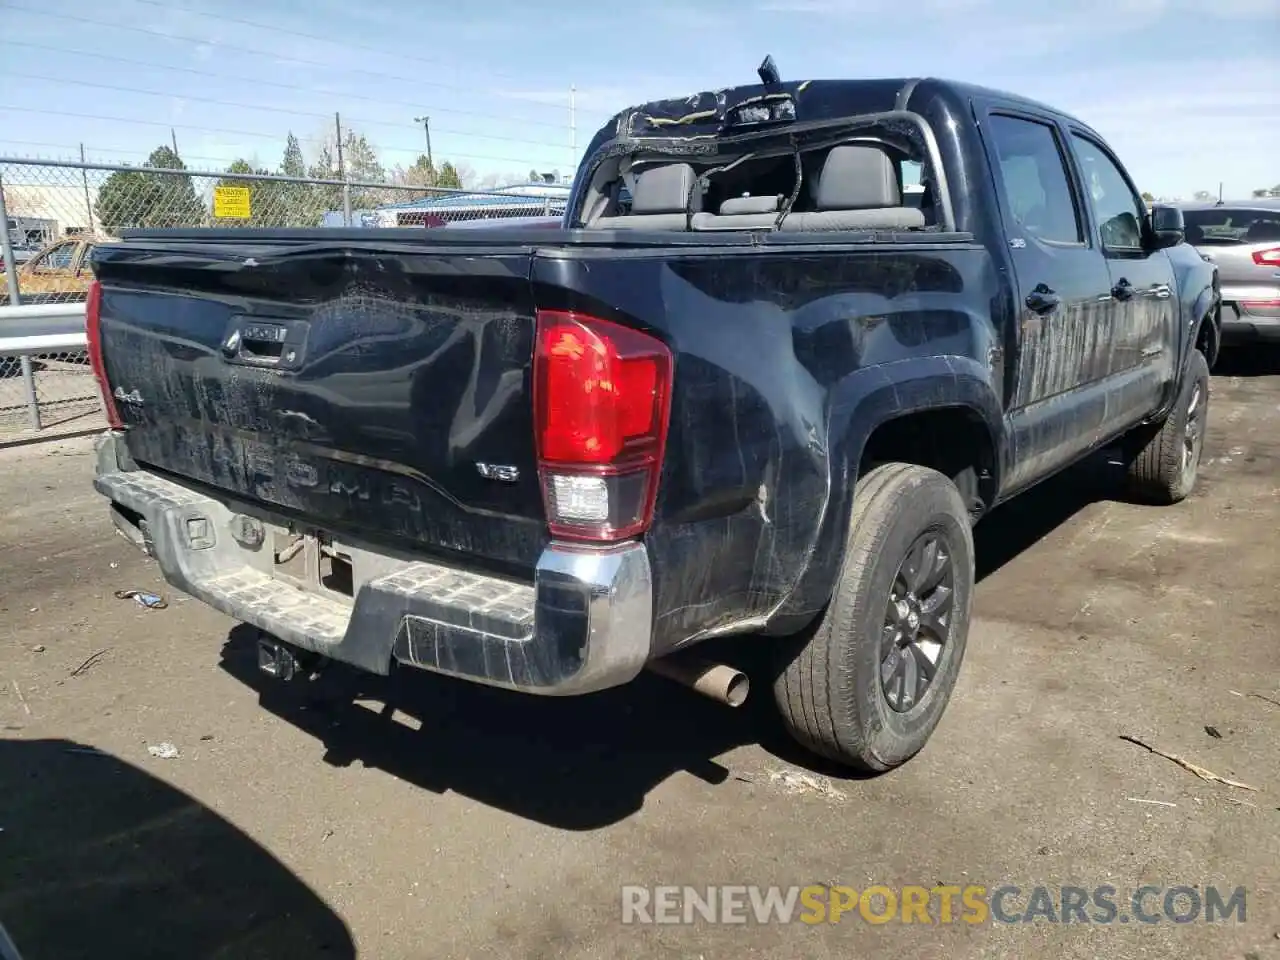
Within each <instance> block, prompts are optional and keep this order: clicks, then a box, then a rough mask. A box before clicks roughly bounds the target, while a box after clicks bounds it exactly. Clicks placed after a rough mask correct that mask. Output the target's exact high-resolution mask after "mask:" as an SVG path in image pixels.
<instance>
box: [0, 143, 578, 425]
mask: <svg viewBox="0 0 1280 960" xmlns="http://www.w3.org/2000/svg"><path fill="white" fill-rule="evenodd" d="M568 192H569V191H568V187H566V186H563V185H560V184H535V183H530V184H518V185H514V186H511V187H504V188H500V189H497V190H489V191H468V190H446V189H441V188H436V187H430V186H423V185H418V184H404V183H400V184H396V183H368V182H357V181H349V180H316V179H306V178H293V177H282V176H274V175H269V174H249V173H215V172H209V171H198V170H186V169H163V168H155V167H129V166H110V165H105V164H90V163H75V162H70V161H47V160H19V159H5V158H0V214H3V217H4V220H5V224H4V226H5V230H6V235H7V236H6V241H7V242H6V243H5V244H4V253H5V257H4V262H3V269H4V276H3V278H0V279H2V282H0V339H3V338H4V336H5V329H4V325H5V320H4V312H3V307H4V306H5V305H7V304H9V303H11V302H13V301H14V290H15V288H16V294H17V301H18V302H20V303H23V304H38V303H52V304H58V303H67V304H71V303H79V302H83V301H84V300H85V299H86V297H87V295H88V289H89V284H90V282H91V281H92V279H93V273H92V270H91V269H90V264H89V256H90V254H91V253H92V250H93V247H94V245H95V244H97V243H100V242H103V241H106V240H111V239H113V238H115V237H118V236H119V235H120V232H121V231H123V230H129V229H145V228H161V227H218V228H228V227H231V228H234V227H416V228H434V227H442V226H447V225H448V224H450V223H456V222H459V221H467V220H486V219H506V218H512V217H559V216H562V215H563V214H564V212H565V207H566V204H567V201H568ZM11 278H12V279H11ZM33 397H34V400H33V399H32V398H33ZM32 403H34V404H36V407H37V410H38V413H39V417H38V421H39V422H40V423H42V424H44V425H45V426H48V425H50V424H55V423H65V422H69V421H70V422H74V421H76V420H77V419H80V418H82V417H83V416H84V415H85V414H84V412H83V411H84V409H86V408H87V409H88V410H89V411H90V415H95V414H93V411H95V410H96V409H97V407H98V400H97V394H96V386H95V384H94V381H93V378H92V376H91V375H90V371H89V367H88V364H87V363H86V362H84V357H83V355H66V354H57V355H52V356H47V357H38V358H32V359H31V360H29V361H23V360H21V359H20V358H18V357H4V356H0V441H3V440H5V439H6V438H8V436H9V435H10V433H11V431H10V426H9V425H10V423H11V422H12V423H16V424H19V425H20V426H19V429H21V424H23V423H24V422H25V421H24V417H25V416H26V413H27V411H28V410H29V409H30V407H31V405H32ZM46 410H47V413H46ZM72 411H80V412H79V413H78V414H75V415H73V416H69V415H70V414H71V412H72ZM28 419H30V418H28ZM28 429H29V428H28Z"/></svg>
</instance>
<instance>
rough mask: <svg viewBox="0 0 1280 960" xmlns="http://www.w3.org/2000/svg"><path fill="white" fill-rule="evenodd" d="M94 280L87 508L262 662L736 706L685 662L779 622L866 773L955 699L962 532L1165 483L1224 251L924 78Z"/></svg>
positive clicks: (183, 235) (777, 109)
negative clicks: (452, 221) (565, 182)
mask: <svg viewBox="0 0 1280 960" xmlns="http://www.w3.org/2000/svg"><path fill="white" fill-rule="evenodd" d="M93 267H94V271H95V274H96V278H97V279H96V283H95V285H94V287H93V289H92V293H91V295H90V299H89V306H88V333H89V341H90V345H91V355H92V361H93V365H94V369H95V371H96V374H97V376H98V377H99V380H100V382H101V385H102V388H103V393H104V400H105V403H106V405H107V409H108V411H109V417H110V420H111V429H110V431H109V432H108V433H107V434H105V435H104V436H103V438H102V440H101V441H100V443H99V447H98V462H97V476H96V480H95V485H96V488H97V489H98V491H100V492H101V493H102V495H103V496H105V497H106V498H108V499H109V500H110V502H111V513H112V516H113V518H114V521H115V523H116V525H117V527H118V529H119V530H120V532H121V533H123V534H124V535H125V536H126V537H128V538H129V539H131V540H132V541H134V542H135V543H136V544H138V545H139V546H141V547H142V548H144V549H145V550H147V551H149V552H151V553H152V554H153V555H154V556H155V558H156V559H157V561H158V563H159V565H160V568H161V569H162V570H163V572H164V575H165V577H166V578H167V579H168V581H169V582H170V583H171V584H173V585H174V586H176V587H178V588H180V589H182V590H184V591H186V592H188V593H190V594H191V595H193V596H195V597H198V598H200V599H201V600H204V601H205V602H207V603H209V604H211V605H213V606H214V607H217V608H218V609H220V610H223V611H225V612H226V613H228V614H230V615H231V616H233V617H235V618H238V619H240V620H242V621H246V622H248V623H250V624H253V625H255V626H256V627H258V628H259V629H260V636H261V637H262V644H261V650H260V657H261V663H262V665H263V668H264V669H266V670H267V671H268V672H269V673H273V674H275V675H277V676H288V675H289V674H290V673H291V672H293V670H294V669H296V667H297V666H298V664H299V663H301V662H302V661H303V660H304V659H306V658H308V656H309V657H310V658H311V659H313V660H314V659H315V658H317V657H319V658H327V659H332V660H338V661H344V662H346V663H347V664H352V665H355V666H356V667H359V668H362V669H364V670H368V671H372V672H375V673H383V674H385V673H387V672H389V671H390V670H392V669H393V668H399V667H401V666H403V665H409V666H412V667H418V668H423V669H426V670H431V671H437V672H439V673H444V674H448V675H452V676H454V677H458V678H462V679H466V680H471V681H476V682H480V683H485V684H494V685H498V686H502V687H506V688H509V689H514V690H519V691H525V692H528V693H533V694H553V695H567V694H585V693H589V692H592V691H597V690H601V689H603V688H608V687H613V686H617V685H620V684H625V683H627V682H628V681H630V680H632V679H633V678H635V677H636V676H637V675H638V674H639V673H640V672H641V671H642V670H644V669H646V668H648V669H653V670H655V671H657V672H661V673H665V674H666V675H668V676H672V677H675V678H677V679H681V680H683V681H684V682H685V683H686V684H688V685H690V686H693V687H695V688H696V689H700V690H702V691H703V692H706V693H709V694H710V695H712V696H716V697H719V698H720V699H723V700H725V701H727V702H730V703H737V702H740V700H741V698H742V697H743V696H744V695H745V689H746V687H745V678H744V677H743V675H742V674H741V673H739V672H737V671H736V670H734V669H733V668H731V667H729V666H727V665H716V664H705V663H702V662H700V661H699V660H698V657H697V654H694V655H692V656H690V655H688V654H686V652H685V651H686V650H687V649H688V648H692V647H693V646H694V645H696V644H698V643H699V642H700V641H704V640H707V639H709V638H722V637H726V636H730V635H738V636H747V635H751V636H752V637H753V638H754V639H753V641H752V642H753V643H754V644H755V645H756V646H757V647H758V646H759V644H760V643H761V640H760V639H759V638H760V637H762V636H763V637H766V638H772V639H770V640H768V641H766V642H768V643H769V644H770V645H771V646H772V648H774V649H775V650H776V651H777V656H778V664H777V668H776V672H775V674H774V675H771V676H770V678H769V679H770V681H771V682H772V685H773V691H774V695H775V696H776V699H777V702H778V705H779V707H780V709H781V712H782V714H783V716H784V718H785V722H786V723H787V725H788V726H789V728H790V729H791V730H792V731H793V732H794V734H795V736H796V737H797V738H798V739H799V740H800V741H801V742H802V743H804V744H805V745H807V746H808V747H810V748H812V749H813V750H815V751H817V752H819V753H821V754H824V755H826V756H828V757H830V758H834V759H836V760H838V761H841V762H843V763H846V764H849V765H851V766H855V767H862V768H864V769H871V770H885V769H888V768H891V767H893V766H895V765H897V764H899V763H902V762H903V761H904V760H906V759H907V758H908V757H910V756H911V755H912V754H914V753H915V752H916V751H917V750H919V749H920V748H921V747H922V746H923V744H924V743H925V741H926V740H927V738H928V737H929V735H930V733H931V732H932V730H933V729H934V727H935V726H936V725H937V723H938V721H939V718H940V716H941V714H942V712H943V710H944V708H945V705H946V703H947V701H948V698H949V696H950V694H951V691H952V688H953V686H954V684H955V681H956V677H957V674H958V671H959V669H960V664H961V660H962V658H963V656H964V650H965V644H966V641H967V635H968V632H969V621H970V609H971V605H972V601H973V591H974V548H973V539H972V531H971V527H972V525H973V524H974V523H975V522H976V521H978V520H979V519H980V518H981V517H982V516H983V515H984V514H986V513H987V512H989V511H990V510H991V509H992V508H993V507H995V506H996V505H997V504H999V503H1001V502H1002V501H1005V500H1008V499H1009V498H1010V497H1013V496H1014V495H1016V494H1018V493H1019V492H1021V491H1024V490H1026V489H1027V488H1028V487H1030V486H1032V485H1033V484H1035V483H1037V482H1038V481H1040V480H1043V479H1044V478H1046V477H1048V476H1050V475H1052V474H1054V473H1055V472H1058V471H1060V470H1062V469H1063V468H1064V467H1066V466H1068V465H1069V464H1071V463H1072V462H1074V461H1077V460H1079V459H1081V458H1082V457H1084V456H1086V455H1088V454H1089V453H1090V452H1092V451H1095V450H1099V449H1100V448H1103V447H1104V446H1106V447H1109V448H1111V447H1113V448H1116V449H1119V450H1121V451H1122V452H1123V455H1124V456H1125V457H1126V458H1127V461H1128V464H1129V467H1128V470H1129V476H1130V478H1131V481H1132V486H1133V490H1134V492H1135V493H1136V494H1137V495H1139V496H1141V497H1143V498H1145V499H1147V500H1150V501H1156V502H1161V503H1174V502H1176V501H1179V500H1181V499H1182V498H1184V497H1186V496H1187V494H1188V493H1189V491H1190V490H1191V488H1192V485H1193V483H1194V482H1195V479H1196V473H1197V468H1198V465H1199V461H1200V457H1201V449H1202V438H1203V436H1204V429H1205V418H1206V414H1207V407H1208V402H1209V382H1208V377H1209V367H1210V364H1211V363H1212V361H1213V358H1214V354H1215V353H1216V351H1217V345H1218V339H1219V334H1218V299H1219V298H1218V291H1217V281H1216V275H1215V272H1214V268H1213V266H1212V265H1211V264H1209V263H1206V262H1205V261H1204V260H1203V259H1201V258H1200V257H1199V256H1198V255H1197V254H1196V252H1195V251H1194V250H1193V249H1192V248H1191V247H1189V246H1187V245H1186V244H1185V243H1184V242H1183V232H1182V220H1181V215H1180V213H1179V212H1178V211H1177V210H1174V209H1170V208H1163V207H1156V208H1154V209H1152V210H1150V211H1148V210H1147V208H1146V207H1145V205H1144V204H1143V202H1142V200H1141V199H1140V197H1139V194H1138V192H1137V190H1136V189H1135V188H1134V184H1133V182H1132V180H1131V179H1130V177H1129V176H1128V175H1127V174H1126V172H1125V170H1124V168H1123V167H1122V166H1121V165H1120V163H1119V161H1118V160H1117V159H1116V158H1115V156H1114V154H1113V153H1112V152H1111V150H1110V149H1109V148H1108V147H1107V145H1106V143H1105V142H1104V141H1103V139H1102V138H1101V137H1100V136H1099V135H1098V134H1097V133H1095V132H1094V131H1092V130H1091V129H1090V128H1089V127H1087V126H1086V125H1085V124H1083V123H1081V122H1080V121H1079V120H1076V119H1074V118H1073V117H1070V116H1067V115H1065V114H1063V113H1061V112H1059V111H1057V110H1054V109H1051V108H1049V107H1046V106H1043V105H1041V104H1037V103H1033V102H1030V101H1027V100H1025V99H1021V98H1019V97H1016V96H1011V95H1007V94H1003V93H998V92H995V91H991V90H987V89H982V88H979V87H973V86H967V85H962V84H957V83H952V82H946V81H941V80H935V79H906V80H837V81H819V80H814V81H804V82H786V83H783V82H780V81H778V80H777V78H776V77H772V78H770V77H766V78H765V82H762V83H760V84H753V85H750V86H743V87H738V88H733V89H725V90H719V91H715V92H710V93H705V94H701V95H699V96H695V97H692V98H681V99H675V100H669V101H659V102H654V103H648V104H645V105H643V106H640V107H636V108H633V109H628V110H625V111H623V112H622V113H620V114H618V115H617V116H616V117H615V118H614V119H613V120H611V121H610V122H609V124H608V125H607V126H606V127H604V128H603V129H602V130H600V131H599V133H597V134H596V136H595V137H594V139H593V140H592V142H591V144H590V146H589V147H588V148H587V150H586V153H585V159H584V160H583V162H582V165H581V167H580V169H579V171H578V173H577V177H576V181H575V184H574V187H573V191H572V197H571V201H570V205H569V209H568V212H567V214H566V216H565V219H564V222H563V224H561V228H560V229H551V230H548V229H544V228H542V227H529V228H520V227H502V226H499V227H497V228H495V229H491V230H480V229H477V230H458V229H451V228H448V227H446V228H442V229H436V230H426V231H423V230H417V229H399V230H376V229H361V230H333V229H328V230H326V229H315V230H152V231H141V232H134V233H131V234H127V235H126V236H125V237H124V239H123V240H122V241H121V242H119V243H115V244H110V245H103V246H99V247H98V248H97V249H96V250H95V252H94V254H93ZM717 646H724V645H723V644H718V645H717ZM705 649H707V648H704V651H705Z"/></svg>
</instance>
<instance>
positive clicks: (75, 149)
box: [0, 107, 226, 176]
mask: <svg viewBox="0 0 1280 960" xmlns="http://www.w3.org/2000/svg"><path fill="white" fill-rule="evenodd" d="M2 109H4V108H3V107H0V110H2ZM165 126H170V124H165ZM0 144H4V145H5V146H8V145H10V144H18V145H20V146H24V147H51V148H53V149H55V150H70V151H71V152H72V155H71V156H69V157H65V158H59V157H54V158H52V159H66V160H72V161H75V160H79V159H80V147H81V144H78V143H46V142H45V141H43V140H0ZM83 146H84V148H85V150H86V151H89V152H90V153H93V154H103V153H115V154H125V155H130V156H141V155H142V154H144V153H145V152H146V151H142V150H117V149H115V148H114V147H95V146H92V145H91V144H84V145H83ZM14 159H17V160H35V161H39V160H42V159H46V158H44V157H41V156H39V155H36V156H34V157H15V158H14ZM182 159H183V160H184V161H186V160H208V161H210V162H211V163H225V162H226V157H209V156H202V155H201V154H198V153H187V152H185V151H184V152H183V153H182ZM91 162H92V161H91ZM201 172H202V171H199V170H192V171H190V173H191V174H192V175H193V176H196V175H199V174H200V173H201ZM208 172H210V173H212V172H214V171H208Z"/></svg>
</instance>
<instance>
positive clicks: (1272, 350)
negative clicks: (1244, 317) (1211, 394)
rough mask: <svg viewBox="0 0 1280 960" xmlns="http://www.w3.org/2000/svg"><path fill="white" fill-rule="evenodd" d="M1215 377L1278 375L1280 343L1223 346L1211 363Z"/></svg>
mask: <svg viewBox="0 0 1280 960" xmlns="http://www.w3.org/2000/svg"><path fill="white" fill-rule="evenodd" d="M1213 375H1214V376H1215V377H1274V376H1277V375H1280V344H1274V343H1255V344H1249V345H1248V346H1244V345H1237V346H1230V347H1223V349H1222V355H1221V356H1220V357H1219V358H1218V362H1217V363H1215V364H1214V365H1213Z"/></svg>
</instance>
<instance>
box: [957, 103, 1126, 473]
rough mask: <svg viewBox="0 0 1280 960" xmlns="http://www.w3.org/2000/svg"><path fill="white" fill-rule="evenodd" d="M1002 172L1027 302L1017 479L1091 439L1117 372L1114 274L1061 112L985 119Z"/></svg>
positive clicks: (1008, 230)
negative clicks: (1089, 215)
mask: <svg viewBox="0 0 1280 960" xmlns="http://www.w3.org/2000/svg"><path fill="white" fill-rule="evenodd" d="M980 127H981V128H982V131H983V139H984V141H985V143H986V149H987V154H988V159H989V162H990V164H991V166H992V169H993V170H994V172H995V175H996V176H995V179H996V189H997V195H998V197H999V200H1000V204H1001V207H1002V209H1001V216H1002V219H1003V222H1004V227H1005V237H1006V239H1007V242H1008V244H1009V253H1010V258H1011V260H1012V262H1013V267H1014V272H1015V281H1016V288H1017V305H1018V307H1019V315H1018V320H1017V322H1018V327H1019V331H1018V332H1019V336H1018V342H1019V348H1018V363H1017V374H1016V376H1017V384H1016V387H1015V392H1014V399H1013V403H1012V409H1011V411H1010V419H1011V427H1012V429H1013V432H1014V438H1015V442H1016V443H1017V445H1018V450H1019V457H1018V462H1017V463H1016V464H1015V466H1014V475H1013V476H1012V477H1011V478H1010V483H1011V486H1018V485H1019V484H1021V483H1024V482H1030V481H1032V480H1034V479H1036V478H1037V477H1039V476H1043V475H1045V474H1047V473H1051V472H1053V471H1054V470H1055V469H1057V467H1059V466H1060V465H1062V464H1063V463H1065V462H1067V461H1068V460H1070V459H1072V458H1073V457H1074V456H1076V455H1077V454H1078V453H1079V452H1081V450H1083V449H1084V448H1085V447H1087V445H1088V444H1089V443H1090V442H1091V440H1092V438H1093V436H1094V432H1095V431H1096V429H1097V427H1098V426H1099V424H1100V423H1101V419H1102V417H1103V414H1104V407H1105V402H1104V391H1105V383H1104V382H1105V380H1106V378H1107V376H1108V374H1109V372H1110V343H1111V336H1112V332H1111V330H1112V324H1113V322H1114V321H1113V317H1112V304H1111V302H1110V288H1111V280H1110V275H1109V274H1108V272H1107V265H1106V262H1105V261H1104V260H1103V258H1102V256H1101V254H1100V253H1099V251H1098V250H1097V248H1096V246H1095V245H1094V244H1093V243H1092V241H1091V240H1090V238H1089V235H1088V233H1087V230H1086V226H1087V223H1086V220H1085V218H1084V215H1083V212H1082V210H1081V209H1080V201H1079V197H1078V196H1077V193H1076V189H1075V187H1074V180H1073V178H1072V177H1071V176H1070V175H1069V172H1068V164H1067V157H1066V145H1065V144H1064V142H1063V133H1062V131H1061V129H1060V128H1059V127H1058V126H1057V124H1056V123H1054V122H1053V121H1051V120H1049V119H1047V118H1043V117H1040V116H1036V115H1034V114H1029V113H1024V112H1021V111H1016V110H1012V109H1006V108H1004V107H1003V106H996V107H993V108H991V109H989V110H988V111H987V112H986V115H985V116H984V117H983V118H982V120H981V122H980Z"/></svg>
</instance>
